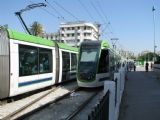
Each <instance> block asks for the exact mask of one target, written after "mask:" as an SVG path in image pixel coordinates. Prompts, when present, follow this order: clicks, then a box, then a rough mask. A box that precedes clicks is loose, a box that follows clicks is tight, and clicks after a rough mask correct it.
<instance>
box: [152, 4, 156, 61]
mask: <svg viewBox="0 0 160 120" xmlns="http://www.w3.org/2000/svg"><path fill="white" fill-rule="evenodd" d="M155 10H156V9H155V8H154V6H153V7H152V12H153V48H154V56H153V62H155V58H156V45H155V13H154V11H155Z"/></svg>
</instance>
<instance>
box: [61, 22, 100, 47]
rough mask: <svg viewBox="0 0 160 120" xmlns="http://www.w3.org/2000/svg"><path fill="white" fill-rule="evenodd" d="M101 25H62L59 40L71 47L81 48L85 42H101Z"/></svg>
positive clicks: (83, 23)
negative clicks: (81, 44)
mask: <svg viewBox="0 0 160 120" xmlns="http://www.w3.org/2000/svg"><path fill="white" fill-rule="evenodd" d="M99 27H100V25H99V24H93V23H89V22H67V23H61V24H60V30H59V40H60V42H64V43H66V44H68V45H70V46H75V47H77V46H79V45H80V43H81V42H83V41H91V40H93V41H97V40H99Z"/></svg>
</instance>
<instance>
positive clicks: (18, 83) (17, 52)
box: [0, 29, 78, 99]
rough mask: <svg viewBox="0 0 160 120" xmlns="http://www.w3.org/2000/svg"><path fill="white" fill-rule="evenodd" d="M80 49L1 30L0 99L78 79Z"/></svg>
mask: <svg viewBox="0 0 160 120" xmlns="http://www.w3.org/2000/svg"><path fill="white" fill-rule="evenodd" d="M77 53H78V49H77V48H74V47H70V46H67V45H65V44H63V43H56V42H54V41H51V40H47V39H43V38H40V37H36V36H31V35H28V34H24V33H20V32H17V31H13V30H6V29H0V83H1V84H0V99H3V98H7V97H11V96H16V95H19V94H23V93H26V92H29V91H33V90H36V89H40V88H44V87H47V86H51V85H53V84H57V83H60V82H63V81H66V80H70V79H75V78H76V66H77Z"/></svg>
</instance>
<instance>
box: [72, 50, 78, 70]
mask: <svg viewBox="0 0 160 120" xmlns="http://www.w3.org/2000/svg"><path fill="white" fill-rule="evenodd" d="M76 67H77V56H76V54H75V53H71V70H76Z"/></svg>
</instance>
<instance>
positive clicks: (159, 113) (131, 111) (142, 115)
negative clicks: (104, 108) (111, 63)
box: [119, 67, 160, 120]
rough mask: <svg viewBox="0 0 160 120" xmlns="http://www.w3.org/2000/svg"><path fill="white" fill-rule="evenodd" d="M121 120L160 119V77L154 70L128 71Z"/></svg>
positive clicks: (138, 69)
mask: <svg viewBox="0 0 160 120" xmlns="http://www.w3.org/2000/svg"><path fill="white" fill-rule="evenodd" d="M119 120H160V79H159V80H158V79H156V76H155V75H154V73H153V72H152V71H149V72H145V71H144V68H140V67H139V68H137V71H136V72H133V71H132V72H129V73H128V80H127V81H126V87H125V92H124V97H123V100H122V104H121V108H120V116H119Z"/></svg>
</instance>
